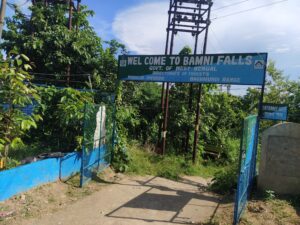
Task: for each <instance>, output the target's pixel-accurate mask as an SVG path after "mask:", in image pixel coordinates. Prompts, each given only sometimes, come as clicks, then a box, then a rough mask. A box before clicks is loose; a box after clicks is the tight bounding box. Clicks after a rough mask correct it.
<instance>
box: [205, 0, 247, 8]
mask: <svg viewBox="0 0 300 225" xmlns="http://www.w3.org/2000/svg"><path fill="white" fill-rule="evenodd" d="M249 1H250V0H243V1H239V2H235V3H231V4H229V5H225V6H222V7H220V8H216V9H212V10H211V11H218V10H221V9H225V8H229V7H233V6H236V5H240V4H242V3H245V2H249Z"/></svg>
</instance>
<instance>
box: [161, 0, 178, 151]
mask: <svg viewBox="0 0 300 225" xmlns="http://www.w3.org/2000/svg"><path fill="white" fill-rule="evenodd" d="M176 6H177V2H176V3H175V11H176V10H177V7H176ZM172 7H173V6H172V0H170V11H171V9H172ZM170 11H169V21H168V30H169V27H170V26H171V23H170V19H171V14H170ZM174 26H175V25H174V24H173V29H172V35H171V43H170V49H169V55H172V53H173V46H174V36H175V33H174ZM167 40H168V41H169V33H168V38H167ZM166 46H167V45H166ZM166 53H168V49H167V47H166ZM169 94H170V83H169V82H167V87H166V94H165V97H166V98H165V102H164V120H163V131H162V149H161V151H162V154H163V155H164V154H165V151H166V141H167V126H168V113H169Z"/></svg>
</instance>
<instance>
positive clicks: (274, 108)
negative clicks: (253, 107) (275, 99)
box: [262, 103, 288, 121]
mask: <svg viewBox="0 0 300 225" xmlns="http://www.w3.org/2000/svg"><path fill="white" fill-rule="evenodd" d="M287 117H288V106H287V105H280V104H270V103H264V104H263V106H262V119H265V120H281V121H286V120H287Z"/></svg>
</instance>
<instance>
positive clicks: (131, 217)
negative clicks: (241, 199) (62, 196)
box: [22, 176, 219, 225]
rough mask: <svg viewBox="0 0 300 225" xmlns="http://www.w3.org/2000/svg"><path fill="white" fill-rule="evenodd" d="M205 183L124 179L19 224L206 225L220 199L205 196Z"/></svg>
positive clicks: (206, 194)
mask: <svg viewBox="0 0 300 225" xmlns="http://www.w3.org/2000/svg"><path fill="white" fill-rule="evenodd" d="M205 185H206V181H205V180H203V179H201V178H196V177H185V178H183V179H182V180H181V181H180V182H174V181H170V180H166V179H163V178H158V177H151V176H146V177H125V178H124V179H122V180H121V181H119V182H118V183H117V184H112V185H108V186H106V187H104V188H103V189H101V190H100V191H98V192H96V193H94V194H92V195H90V196H87V197H85V198H84V199H82V200H80V201H78V202H76V203H74V204H73V205H69V206H67V207H66V208H65V209H64V210H63V211H59V212H56V213H54V214H49V215H43V216H42V217H41V218H39V219H34V220H27V221H22V225H102V224H103V225H144V224H151V225H154V224H155V225H156V224H157V225H160V224H163V225H167V224H191V223H196V222H206V221H208V220H209V219H210V217H211V216H212V215H213V214H214V213H215V211H216V209H217V207H218V202H219V199H218V197H216V196H214V195H212V194H209V193H207V192H205V190H204V189H205V188H204V187H205Z"/></svg>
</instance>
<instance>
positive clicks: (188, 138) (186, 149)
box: [185, 4, 202, 153]
mask: <svg viewBox="0 0 300 225" xmlns="http://www.w3.org/2000/svg"><path fill="white" fill-rule="evenodd" d="M201 8H202V7H201V4H200V5H199V9H198V10H199V14H198V16H199V17H201ZM198 32H199V24H198V25H197V33H196V36H195V46H194V55H196V54H197V52H198V41H199V33H198ZM192 106H193V83H191V84H190V91H189V104H188V109H189V112H192ZM189 141H190V128H189V127H188V128H187V130H186V140H185V153H187V152H188V148H189Z"/></svg>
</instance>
